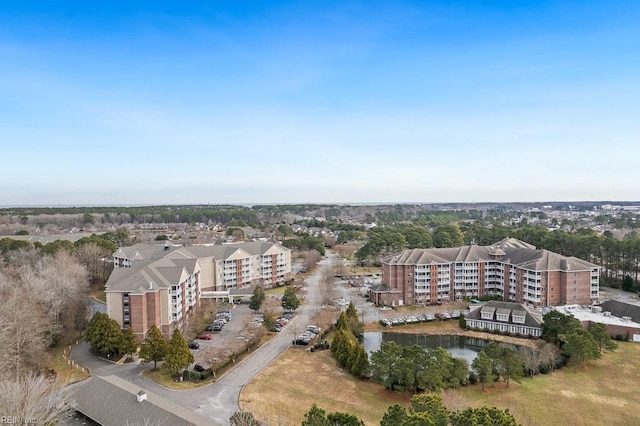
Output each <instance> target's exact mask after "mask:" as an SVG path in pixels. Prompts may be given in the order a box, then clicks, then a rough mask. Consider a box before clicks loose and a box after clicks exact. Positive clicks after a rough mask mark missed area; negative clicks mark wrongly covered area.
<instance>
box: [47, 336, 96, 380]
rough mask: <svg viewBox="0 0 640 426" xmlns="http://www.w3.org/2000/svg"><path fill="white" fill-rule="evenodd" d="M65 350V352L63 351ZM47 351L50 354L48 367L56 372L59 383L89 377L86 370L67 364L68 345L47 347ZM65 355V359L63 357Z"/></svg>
mask: <svg viewBox="0 0 640 426" xmlns="http://www.w3.org/2000/svg"><path fill="white" fill-rule="evenodd" d="M65 351H66V352H65ZM47 353H48V354H49V355H50V356H51V362H50V367H51V368H52V369H53V370H55V371H56V373H57V374H58V381H60V382H61V383H68V384H71V383H75V382H79V381H81V380H84V379H86V378H87V377H89V372H88V371H87V370H84V372H83V371H82V368H76V367H72V366H70V365H69V361H68V359H69V354H70V350H69V346H68V345H64V346H58V347H55V348H53V349H49V350H48V351H47ZM63 355H64V356H66V359H65V358H64V357H63Z"/></svg>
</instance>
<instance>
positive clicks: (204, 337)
mask: <svg viewBox="0 0 640 426" xmlns="http://www.w3.org/2000/svg"><path fill="white" fill-rule="evenodd" d="M212 337H213V336H212V335H211V333H200V334H198V335H197V336H196V339H200V340H211V338H212Z"/></svg>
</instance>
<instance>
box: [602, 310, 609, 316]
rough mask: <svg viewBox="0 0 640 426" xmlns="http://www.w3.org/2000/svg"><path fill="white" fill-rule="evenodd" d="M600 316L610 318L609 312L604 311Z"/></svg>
mask: <svg viewBox="0 0 640 426" xmlns="http://www.w3.org/2000/svg"><path fill="white" fill-rule="evenodd" d="M602 315H604V316H605V317H610V316H611V312H609V311H604V312H603V313H602Z"/></svg>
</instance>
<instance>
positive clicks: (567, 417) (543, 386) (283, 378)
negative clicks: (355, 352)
mask: <svg viewBox="0 0 640 426" xmlns="http://www.w3.org/2000/svg"><path fill="white" fill-rule="evenodd" d="M619 346H620V347H619V349H618V350H617V351H615V352H613V353H607V354H605V355H603V357H602V359H600V360H597V361H593V362H590V363H588V364H587V366H586V367H584V368H582V367H578V369H577V370H576V369H575V368H574V367H573V366H571V365H569V366H567V367H565V368H563V369H562V370H559V371H556V372H554V373H553V374H550V375H539V376H536V377H535V378H533V379H529V378H523V379H522V380H521V383H515V382H513V381H512V382H511V383H510V384H509V388H506V387H505V384H504V383H503V382H499V383H496V385H495V386H494V387H490V388H487V389H486V390H485V391H484V392H482V391H481V390H480V385H479V384H478V385H475V386H467V387H464V388H460V389H458V394H459V395H460V396H462V397H463V398H464V400H465V402H466V404H467V405H468V406H473V407H477V406H481V405H491V406H497V407H500V408H503V409H504V408H508V409H509V410H510V411H511V412H512V413H513V414H514V415H515V416H516V419H517V421H518V422H519V423H521V424H523V425H525V426H533V425H536V426H537V425H592V424H606V425H636V424H638V418H640V392H638V383H640V345H638V344H637V343H636V344H634V343H619ZM408 401H409V398H408V397H405V396H404V395H400V394H395V393H390V392H388V391H386V390H385V389H383V388H382V387H380V386H377V385H373V384H371V383H369V382H367V381H362V380H358V379H354V378H353V377H351V376H350V375H349V374H347V373H344V372H342V371H341V370H340V369H339V368H338V367H337V366H336V364H335V361H334V360H333V358H332V357H331V353H330V352H329V351H322V352H314V353H309V352H306V351H303V350H300V349H289V350H287V351H286V352H285V353H284V354H282V355H281V356H280V357H279V358H278V359H277V360H276V361H275V362H274V363H272V364H271V365H270V366H269V367H267V368H266V369H265V370H263V371H262V373H260V375H258V376H257V377H256V378H255V379H254V380H253V381H252V382H250V383H249V384H248V385H247V386H245V387H244V389H243V390H242V393H241V394H240V406H241V408H242V409H243V410H247V411H250V412H252V413H253V414H254V415H255V416H256V417H257V418H258V419H260V420H262V421H264V422H266V423H267V424H278V425H299V424H300V423H301V422H302V420H303V416H304V413H305V412H307V411H308V410H309V407H311V405H312V404H313V403H316V404H317V405H318V406H319V407H321V408H323V409H324V410H325V411H327V412H333V411H342V412H348V413H351V414H355V415H356V416H358V417H360V418H361V419H362V420H363V421H364V422H365V424H367V425H378V424H380V419H381V418H382V416H383V415H384V413H385V412H386V410H387V408H388V406H389V405H392V404H395V403H404V404H408Z"/></svg>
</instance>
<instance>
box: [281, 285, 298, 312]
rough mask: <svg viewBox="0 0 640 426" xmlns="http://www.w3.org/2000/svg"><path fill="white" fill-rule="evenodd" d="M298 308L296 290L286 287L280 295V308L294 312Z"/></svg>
mask: <svg viewBox="0 0 640 426" xmlns="http://www.w3.org/2000/svg"><path fill="white" fill-rule="evenodd" d="M298 306H300V300H299V299H298V296H296V290H295V289H294V288H293V287H287V288H286V290H285V291H284V294H283V295H282V307H283V308H284V309H290V310H292V311H295V310H296V309H298Z"/></svg>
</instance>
